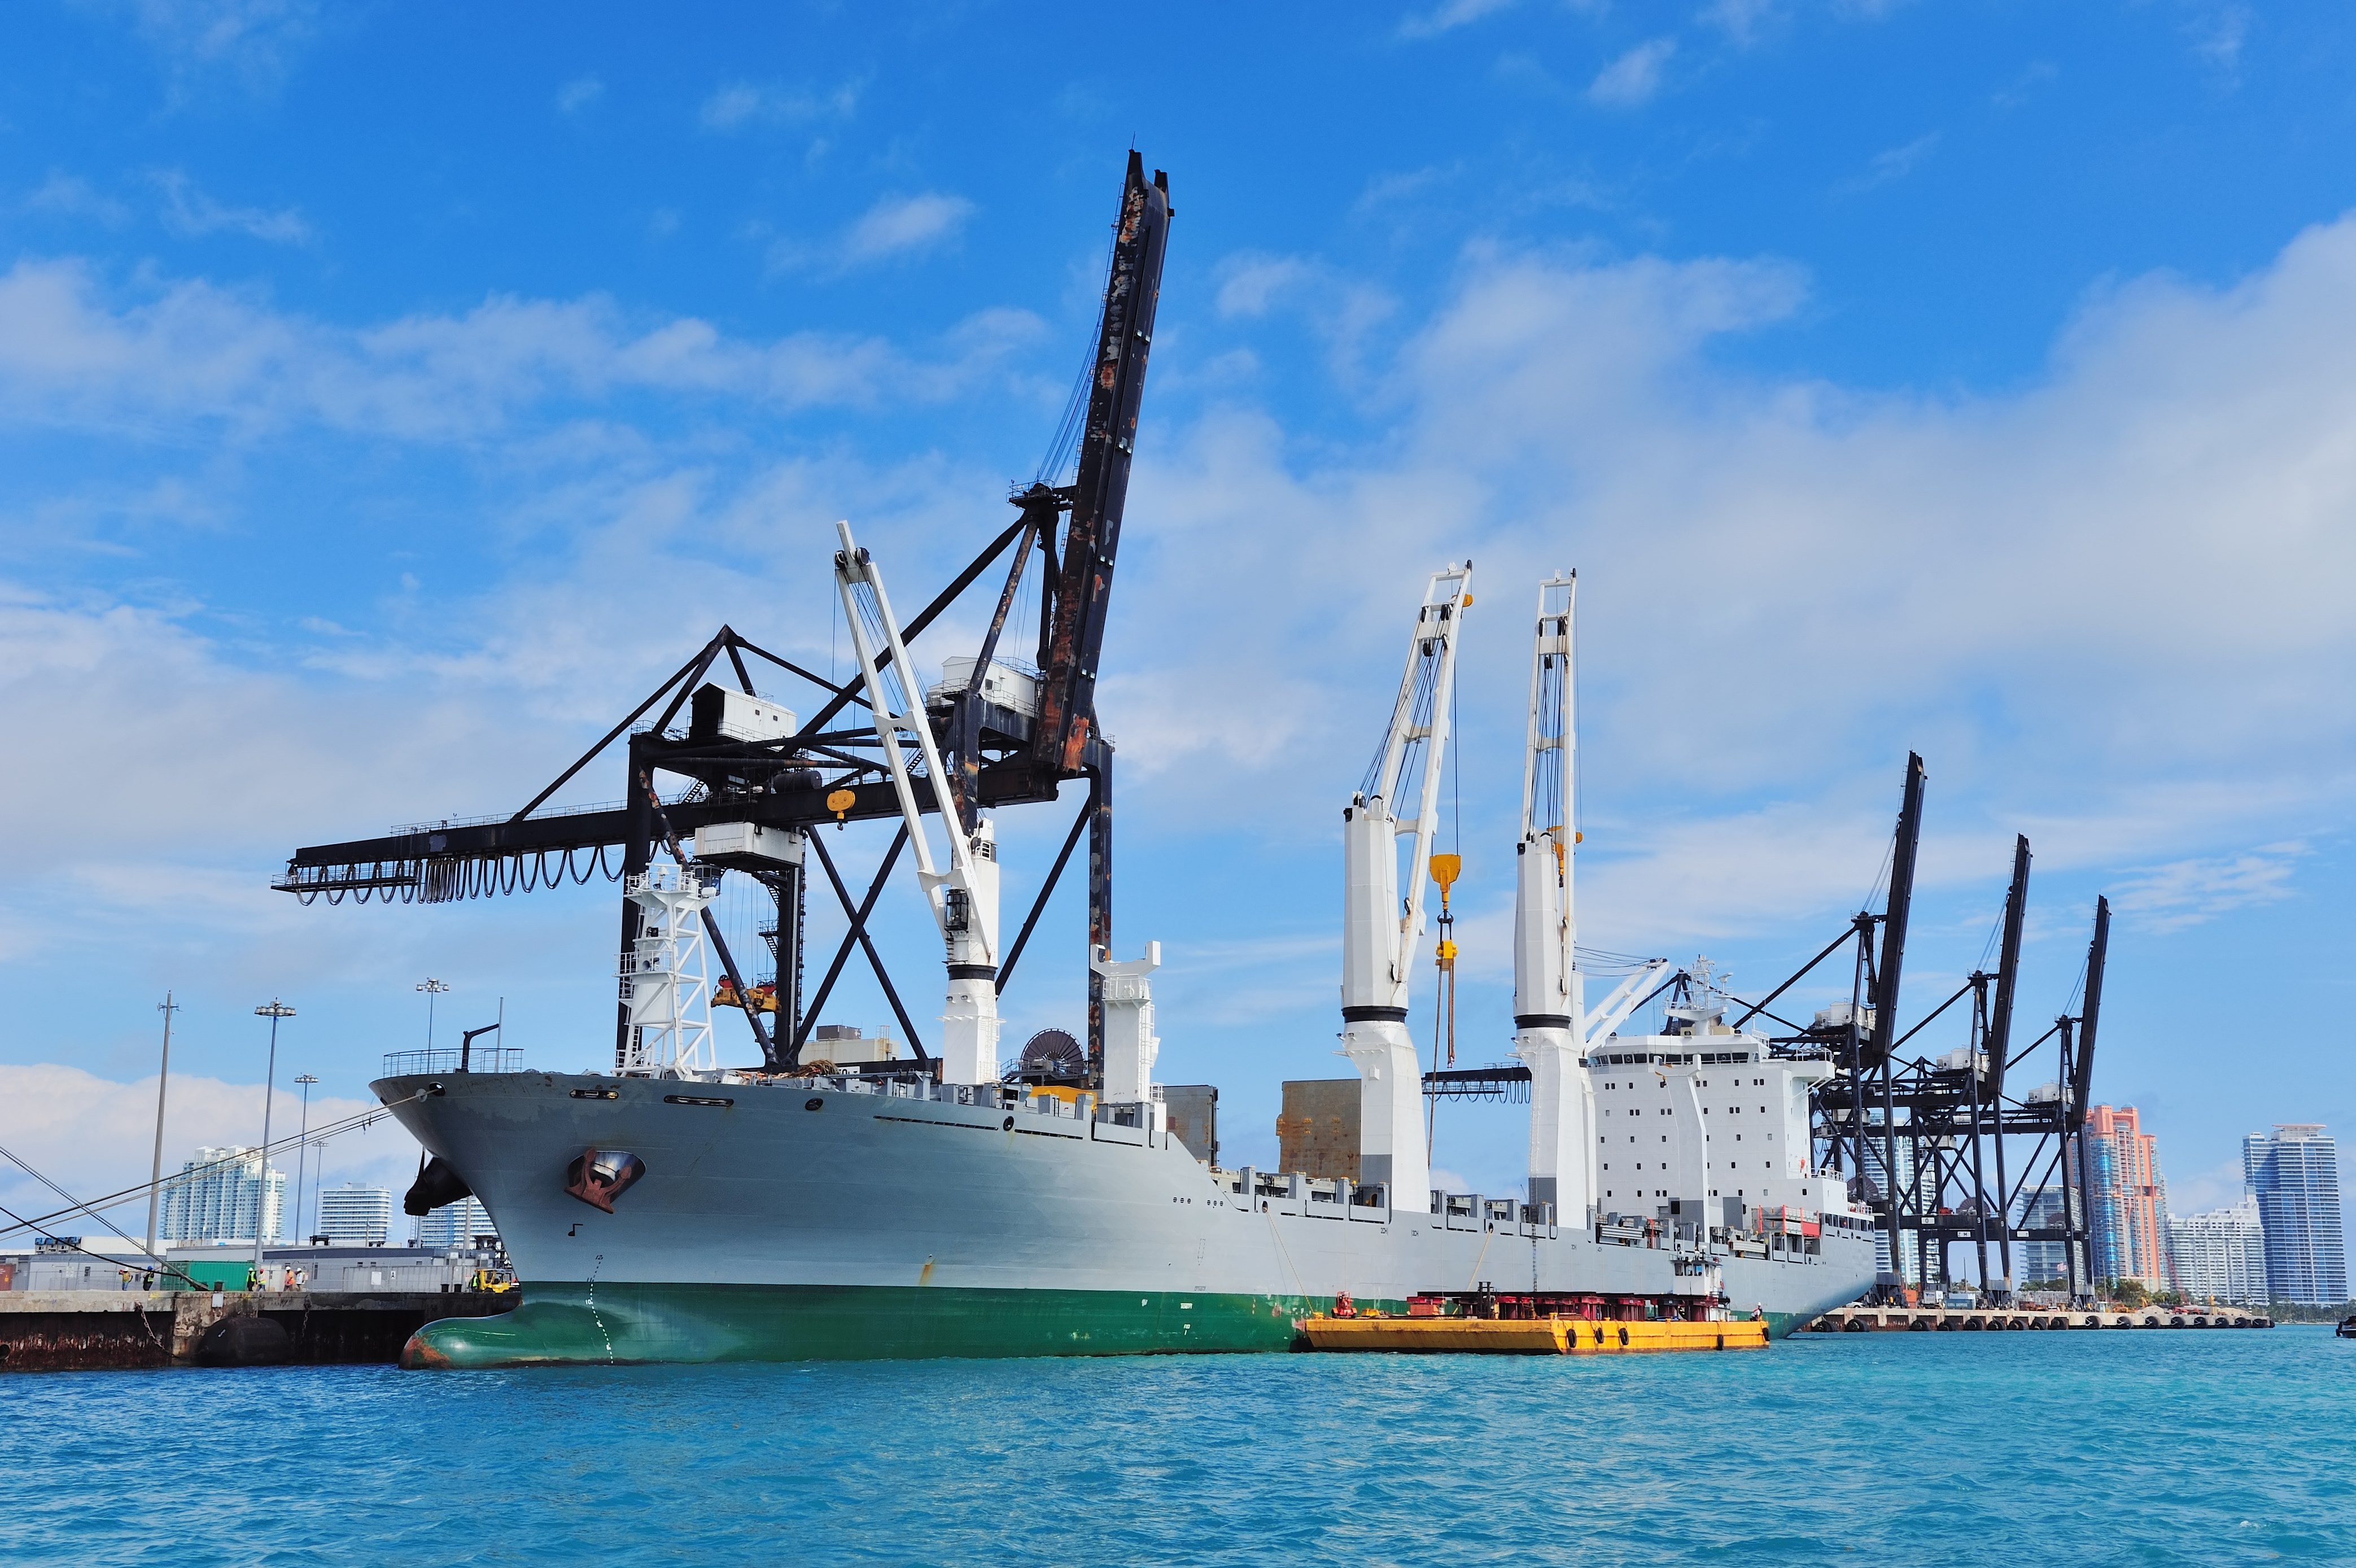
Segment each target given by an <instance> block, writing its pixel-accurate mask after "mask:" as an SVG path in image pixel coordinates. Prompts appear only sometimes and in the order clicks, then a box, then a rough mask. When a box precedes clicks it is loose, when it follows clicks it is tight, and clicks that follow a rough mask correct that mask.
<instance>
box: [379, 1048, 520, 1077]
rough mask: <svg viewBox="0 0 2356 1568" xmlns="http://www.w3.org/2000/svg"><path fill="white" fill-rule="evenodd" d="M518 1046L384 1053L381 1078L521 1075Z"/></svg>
mask: <svg viewBox="0 0 2356 1568" xmlns="http://www.w3.org/2000/svg"><path fill="white" fill-rule="evenodd" d="M522 1070H523V1047H521V1046H476V1047H473V1048H471V1049H462V1048H461V1047H456V1046H437V1047H434V1048H432V1049H430V1050H423V1051H387V1052H386V1053H385V1054H384V1071H383V1072H382V1073H381V1074H380V1075H379V1076H380V1077H383V1078H422V1077H423V1076H424V1075H426V1074H428V1073H442V1072H521V1071H522Z"/></svg>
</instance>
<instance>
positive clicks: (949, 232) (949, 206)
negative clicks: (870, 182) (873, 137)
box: [767, 191, 974, 278]
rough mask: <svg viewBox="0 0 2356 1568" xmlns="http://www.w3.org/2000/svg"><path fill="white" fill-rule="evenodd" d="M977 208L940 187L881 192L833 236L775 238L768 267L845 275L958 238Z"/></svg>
mask: <svg viewBox="0 0 2356 1568" xmlns="http://www.w3.org/2000/svg"><path fill="white" fill-rule="evenodd" d="M973 213H974V205H973V203H972V202H970V201H969V200H967V199H965V198H964V197H961V196H947V195H943V194H941V193H940V192H938V191H925V192H921V193H919V194H917V195H915V196H885V197H881V198H878V199H877V200H876V201H875V203H874V205H873V206H871V207H870V208H868V209H867V210H866V211H865V212H862V213H861V214H860V215H859V217H857V218H856V219H854V220H851V223H850V224H849V225H848V226H846V227H845V228H844V229H843V230H842V231H841V233H839V234H836V235H834V236H833V237H831V238H830V239H828V240H825V241H821V242H809V241H805V240H798V239H781V240H777V241H775V242H772V243H771V244H770V246H769V249H768V255H767V263H768V267H769V270H770V271H772V272H776V273H792V272H800V273H810V274H817V275H819V276H820V277H830V278H833V277H841V276H842V275H844V274H847V273H852V272H857V271H859V270H860V269H861V268H862V267H871V266H874V265H877V264H879V263H884V262H890V261H894V260H896V259H900V258H905V257H910V256H920V255H923V254H925V253H926V252H928V251H935V250H938V249H940V248H941V247H943V246H945V245H949V244H953V243H955V242H956V240H957V238H958V233H959V231H962V230H963V229H964V227H965V224H966V220H968V219H969V218H971V217H972V216H973Z"/></svg>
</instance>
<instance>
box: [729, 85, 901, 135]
mask: <svg viewBox="0 0 2356 1568" xmlns="http://www.w3.org/2000/svg"><path fill="white" fill-rule="evenodd" d="M865 86H866V83H865V82H863V81H846V82H843V83H842V84H841V85H840V86H837V87H834V88H832V89H830V90H826V91H818V90H814V89H810V88H787V87H782V86H779V85H777V84H776V83H774V82H754V81H732V82H728V83H725V84H723V85H722V86H721V87H719V88H717V89H715V90H714V91H712V96H711V97H709V98H707V99H705V100H704V101H703V108H702V110H701V115H700V117H701V120H702V122H703V128H704V129H705V130H707V131H737V130H743V129H744V128H746V127H748V126H753V125H800V124H809V123H811V122H813V121H819V120H848V119H850V118H851V115H852V114H854V113H857V112H858V109H859V95H860V93H861V92H862V91H863V90H864V89H865Z"/></svg>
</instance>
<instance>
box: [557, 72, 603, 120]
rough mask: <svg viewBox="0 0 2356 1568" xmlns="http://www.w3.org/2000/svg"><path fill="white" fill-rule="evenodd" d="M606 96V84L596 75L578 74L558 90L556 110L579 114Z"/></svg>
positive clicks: (563, 112)
mask: <svg viewBox="0 0 2356 1568" xmlns="http://www.w3.org/2000/svg"><path fill="white" fill-rule="evenodd" d="M603 97H605V82H603V81H600V80H599V79H598V78H596V77H594V76H576V77H574V78H573V80H572V81H568V82H566V83H565V84H564V85H563V86H562V87H560V88H558V89H557V90H556V112H557V113H559V114H578V113H581V111H582V110H584V109H586V108H588V107H589V106H590V105H591V104H593V103H594V102H597V100H599V99H600V98H603Z"/></svg>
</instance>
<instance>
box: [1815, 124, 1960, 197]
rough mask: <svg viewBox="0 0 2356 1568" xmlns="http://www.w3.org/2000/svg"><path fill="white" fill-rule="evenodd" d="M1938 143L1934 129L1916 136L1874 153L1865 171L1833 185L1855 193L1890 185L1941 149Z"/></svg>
mask: <svg viewBox="0 0 2356 1568" xmlns="http://www.w3.org/2000/svg"><path fill="white" fill-rule="evenodd" d="M1938 146H1939V133H1938V132H1936V131H1933V132H1930V133H1929V134H1925V135H1921V136H1917V137H1915V138H1914V139H1913V140H1912V141H1911V142H1908V143H1907V144H1905V145H1903V146H1897V147H1890V148H1887V149H1885V150H1884V151H1881V152H1879V153H1876V154H1874V155H1873V157H1872V160H1871V161H1870V162H1869V163H1868V164H1867V165H1866V166H1865V169H1864V171H1863V172H1862V173H1860V174H1857V175H1854V176H1852V177H1849V178H1847V179H1845V180H1843V181H1841V182H1840V184H1838V185H1837V186H1835V187H1834V190H1835V192H1836V193H1837V194H1839V195H1843V196H1855V195H1858V194H1859V193H1860V192H1863V191H1868V190H1871V189H1873V188H1876V187H1877V186H1884V185H1888V184H1890V182H1891V181H1892V180H1900V179H1904V178H1905V177H1907V176H1908V175H1910V174H1912V173H1913V172H1914V169H1915V166H1917V165H1919V164H1920V163H1922V160H1923V159H1924V158H1927V157H1929V156H1931V155H1932V154H1933V152H1935V151H1937V150H1938Z"/></svg>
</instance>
